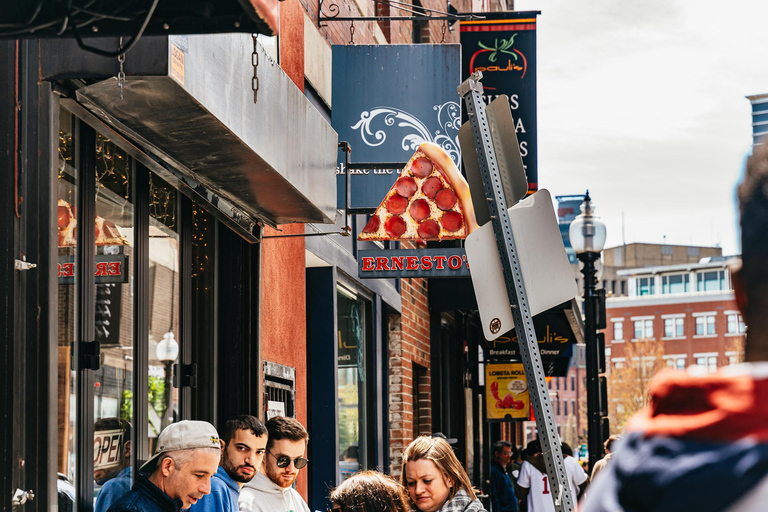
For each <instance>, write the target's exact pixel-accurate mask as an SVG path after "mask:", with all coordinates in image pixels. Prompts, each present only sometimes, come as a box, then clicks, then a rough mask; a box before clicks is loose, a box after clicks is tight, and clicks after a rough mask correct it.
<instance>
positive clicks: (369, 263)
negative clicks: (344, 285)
mask: <svg viewBox="0 0 768 512" xmlns="http://www.w3.org/2000/svg"><path fill="white" fill-rule="evenodd" d="M375 268H376V267H375V266H374V264H373V258H371V257H369V256H366V257H364V258H363V272H370V271H371V270H374V269H375Z"/></svg>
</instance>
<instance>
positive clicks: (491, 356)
mask: <svg viewBox="0 0 768 512" xmlns="http://www.w3.org/2000/svg"><path fill="white" fill-rule="evenodd" d="M533 327H534V329H535V331H536V339H537V341H538V343H539V353H540V354H541V360H542V363H543V365H544V373H545V374H546V375H547V376H550V377H553V376H558V377H562V376H564V375H566V374H567V373H568V362H569V361H570V359H571V355H572V354H573V345H574V344H575V343H576V341H577V340H576V336H575V335H574V333H573V328H572V327H571V325H570V323H569V322H568V319H567V317H566V314H565V312H564V311H563V310H562V309H557V308H555V309H551V310H547V311H545V312H543V313H540V314H538V315H536V316H534V317H533ZM483 350H484V353H485V357H486V358H487V359H488V360H490V361H522V356H521V355H520V347H519V345H518V342H517V335H516V334H515V330H514V329H512V330H511V331H509V332H507V333H506V334H504V335H503V336H499V337H498V338H496V339H495V340H492V341H487V340H483Z"/></svg>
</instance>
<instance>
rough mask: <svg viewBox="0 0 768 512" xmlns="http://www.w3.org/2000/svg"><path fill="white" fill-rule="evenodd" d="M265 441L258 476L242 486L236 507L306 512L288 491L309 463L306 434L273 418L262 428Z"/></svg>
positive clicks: (251, 511)
mask: <svg viewBox="0 0 768 512" xmlns="http://www.w3.org/2000/svg"><path fill="white" fill-rule="evenodd" d="M265 426H266V427H267V433H268V435H269V441H268V442H267V453H266V456H265V457H264V460H263V461H262V463H261V472H260V473H257V474H256V476H254V477H253V480H251V481H250V482H248V483H247V484H245V485H244V486H243V488H242V489H241V491H240V498H239V500H238V505H239V506H240V510H241V512H310V510H309V507H308V506H307V504H306V502H305V501H304V499H303V498H302V497H301V495H300V494H299V493H298V492H297V491H296V490H295V489H294V488H293V487H292V486H293V482H295V481H296V477H297V476H299V471H300V470H301V469H302V468H304V467H305V466H306V465H307V463H309V460H307V458H306V457H305V456H304V454H305V452H306V451H307V443H308V442H309V434H308V433H307V431H306V429H305V428H304V427H303V426H302V425H301V423H299V422H298V421H296V420H295V419H293V418H286V417H284V416H276V417H274V418H272V419H270V420H269V421H267V423H266V424H265Z"/></svg>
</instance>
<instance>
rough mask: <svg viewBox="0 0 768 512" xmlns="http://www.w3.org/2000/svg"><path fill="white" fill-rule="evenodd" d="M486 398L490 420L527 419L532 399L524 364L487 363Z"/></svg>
mask: <svg viewBox="0 0 768 512" xmlns="http://www.w3.org/2000/svg"><path fill="white" fill-rule="evenodd" d="M485 400H486V405H487V407H486V409H487V411H488V419H489V420H527V419H528V418H529V417H530V410H531V399H530V397H529V395H528V381H526V380H525V370H524V369H523V364H522V363H511V364H488V365H486V366H485Z"/></svg>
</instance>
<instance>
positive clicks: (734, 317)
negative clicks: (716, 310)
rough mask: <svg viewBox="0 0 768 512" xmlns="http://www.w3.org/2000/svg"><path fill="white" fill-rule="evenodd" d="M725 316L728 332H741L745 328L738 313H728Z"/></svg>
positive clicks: (744, 330)
mask: <svg viewBox="0 0 768 512" xmlns="http://www.w3.org/2000/svg"><path fill="white" fill-rule="evenodd" d="M725 318H726V319H727V322H728V330H727V331H726V332H727V333H728V334H743V333H744V332H746V330H747V326H746V325H744V319H743V318H742V317H741V315H740V314H738V313H728V314H727V315H726V316H725Z"/></svg>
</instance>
